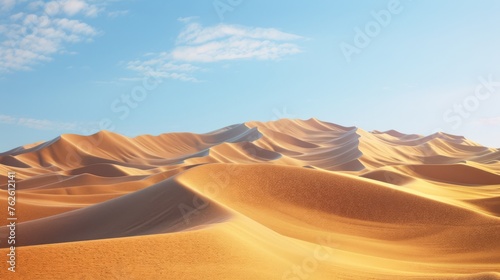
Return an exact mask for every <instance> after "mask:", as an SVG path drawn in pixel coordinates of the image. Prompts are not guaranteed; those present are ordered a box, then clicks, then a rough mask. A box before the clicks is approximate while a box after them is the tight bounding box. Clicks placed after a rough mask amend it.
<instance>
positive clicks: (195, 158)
mask: <svg viewBox="0 0 500 280" xmlns="http://www.w3.org/2000/svg"><path fill="white" fill-rule="evenodd" d="M8 172H15V173H16V180H17V182H16V189H17V191H16V211H17V226H16V272H15V273H13V272H10V271H9V270H7V268H8V266H9V265H8V263H7V262H6V261H7V256H6V255H7V254H8V253H9V251H10V249H9V248H7V247H8V244H7V242H6V238H7V236H8V235H9V229H8V227H7V226H6V225H7V224H8V221H7V218H8V215H7V202H8V201H7V197H8V195H7V181H8V178H7V174H8ZM0 189H1V190H0V223H1V225H2V227H1V228H0V240H1V242H0V248H1V249H0V256H1V257H0V260H1V265H0V279H37V280H39V279H65V280H67V279H138V280H139V279H249V280H255V279H296V280H302V279H500V149H496V148H488V147H484V146H482V145H480V144H478V143H475V142H473V141H471V140H468V139H466V138H464V137H461V136H454V135H449V134H445V133H435V134H432V135H429V136H423V135H416V134H403V133H400V132H397V131H394V130H391V131H385V132H381V131H371V132H368V131H365V130H363V129H361V128H357V127H343V126H340V125H336V124H332V123H328V122H324V121H320V120H317V119H309V120H291V119H281V120H278V121H271V122H247V123H243V124H237V125H232V126H228V127H225V128H222V129H219V130H216V131H213V132H210V133H206V134H194V133H166V134H162V135H159V136H152V135H142V136H138V137H135V138H129V137H125V136H122V135H119V134H116V133H113V132H109V131H102V132H99V133H97V134H94V135H91V136H80V135H69V134H68V135H61V136H60V137H58V138H56V139H54V140H51V141H48V142H42V143H35V144H31V145H27V146H22V147H19V148H16V149H13V150H10V151H7V152H4V153H2V154H0Z"/></svg>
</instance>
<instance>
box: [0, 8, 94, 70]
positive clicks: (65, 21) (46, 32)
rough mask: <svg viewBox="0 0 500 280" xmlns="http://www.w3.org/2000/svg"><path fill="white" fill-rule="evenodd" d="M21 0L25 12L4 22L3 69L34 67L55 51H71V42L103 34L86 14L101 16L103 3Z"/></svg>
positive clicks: (0, 59)
mask: <svg viewBox="0 0 500 280" xmlns="http://www.w3.org/2000/svg"><path fill="white" fill-rule="evenodd" d="M0 1H2V2H8V3H11V2H15V1H12V0H10V1H9V0H0ZM18 2H19V5H21V4H22V5H23V7H22V9H21V10H22V12H17V13H15V14H11V15H9V16H8V17H7V18H6V20H4V23H2V24H0V35H3V40H2V41H0V73H6V72H15V71H22V70H31V69H32V68H33V66H34V65H36V64H39V63H42V62H47V61H50V60H52V59H53V56H54V55H55V54H64V53H71V52H70V51H67V50H66V47H67V45H68V44H74V43H79V42H86V41H91V40H92V38H93V37H95V36H97V35H98V34H99V31H98V30H96V29H95V28H94V27H92V26H90V25H89V24H88V23H86V22H85V18H86V17H95V16H97V15H98V14H99V12H100V11H102V10H103V7H102V6H98V5H96V4H92V3H91V1H90V0H86V1H85V0H58V1H48V2H44V1H32V2H29V3H26V1H18ZM0 3H1V2H0ZM15 4H16V3H14V4H9V5H11V6H14V5H15ZM10 9H12V8H10ZM16 9H17V8H16Z"/></svg>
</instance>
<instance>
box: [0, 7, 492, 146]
mask: <svg viewBox="0 0 500 280" xmlns="http://www.w3.org/2000/svg"><path fill="white" fill-rule="evenodd" d="M499 11H500V2H498V1H493V0H492V1H485V0H483V1H423V0H422V1H409V0H400V1H397V0H390V1H326V0H324V1H319V0H312V1H299V0H287V1H262V0H252V1H249V0H239V1H238V0H220V1H219V0H216V1H213V0H207V1H186V0H184V1H127V0H122V1H120V0H112V1H109V0H108V1H106V0H101V1H97V0H56V1H19V0H0V98H1V100H2V106H1V107H0V131H1V132H0V133H1V134H0V135H2V141H1V142H0V151H4V150H8V149H11V148H14V147H16V146H19V145H24V144H28V143H33V142H37V141H42V140H50V139H52V138H54V137H56V136H58V135H60V134H63V133H77V134H91V133H93V132H95V131H96V130H98V129H102V128H105V129H108V130H112V131H114V132H118V133H121V134H125V135H128V136H136V135H140V134H161V133H165V132H172V131H191V132H198V133H202V132H208V131H211V130H214V129H217V128H220V127H223V126H227V125H230V124H234V123H241V122H245V121H250V120H260V121H269V120H275V119H278V118H282V117H290V118H302V119H307V118H310V117H316V118H319V119H321V120H325V121H329V122H334V123H338V124H341V125H346V126H351V125H353V126H358V127H361V128H363V129H365V130H374V129H376V130H388V129H396V130H399V131H402V132H406V133H420V134H430V133H433V132H435V131H436V130H440V131H445V132H448V133H452V134H458V135H465V136H466V137H468V138H470V139H472V140H475V141H478V142H480V143H482V144H485V145H489V146H494V147H500V129H499V128H500V114H499V113H498V108H499V105H500V67H499V65H500V52H499V51H498V50H499V49H500V37H499V36H498V30H499V27H500V18H499V17H498V12H499ZM497 81H498V82H497Z"/></svg>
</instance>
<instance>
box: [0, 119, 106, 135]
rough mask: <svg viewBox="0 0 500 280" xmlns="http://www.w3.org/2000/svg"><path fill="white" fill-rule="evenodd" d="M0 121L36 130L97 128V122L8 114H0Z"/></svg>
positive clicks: (83, 129)
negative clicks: (63, 120)
mask: <svg viewBox="0 0 500 280" xmlns="http://www.w3.org/2000/svg"><path fill="white" fill-rule="evenodd" d="M0 123H2V124H10V125H18V126H24V127H28V128H32V129H37V130H56V131H73V132H88V131H93V130H96V129H97V127H98V126H97V123H90V122H88V123H86V122H60V121H52V120H46V119H34V118H23V117H14V116H9V115H0Z"/></svg>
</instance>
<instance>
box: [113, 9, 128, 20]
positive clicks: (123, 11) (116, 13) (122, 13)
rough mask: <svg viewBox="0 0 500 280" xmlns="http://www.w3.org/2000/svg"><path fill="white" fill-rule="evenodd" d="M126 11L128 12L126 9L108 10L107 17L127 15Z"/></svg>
mask: <svg viewBox="0 0 500 280" xmlns="http://www.w3.org/2000/svg"><path fill="white" fill-rule="evenodd" d="M128 13H129V11H128V10H118V11H112V12H108V17H110V18H117V17H122V16H126V15H128Z"/></svg>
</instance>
